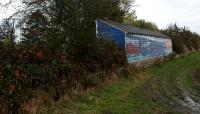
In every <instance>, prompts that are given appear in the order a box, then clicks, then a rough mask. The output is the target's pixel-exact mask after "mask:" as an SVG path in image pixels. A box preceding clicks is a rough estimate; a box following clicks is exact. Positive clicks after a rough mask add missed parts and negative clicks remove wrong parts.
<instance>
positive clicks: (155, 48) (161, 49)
mask: <svg viewBox="0 0 200 114" xmlns="http://www.w3.org/2000/svg"><path fill="white" fill-rule="evenodd" d="M126 53H127V58H128V62H129V63H132V62H138V61H143V60H146V59H152V58H156V57H162V56H166V55H169V54H170V53H172V45H171V40H170V39H164V38H154V37H150V36H140V35H128V36H127V37H126Z"/></svg>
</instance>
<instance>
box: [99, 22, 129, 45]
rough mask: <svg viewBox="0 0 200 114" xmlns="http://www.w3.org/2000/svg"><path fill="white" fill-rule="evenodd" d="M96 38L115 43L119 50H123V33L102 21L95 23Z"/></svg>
mask: <svg viewBox="0 0 200 114" xmlns="http://www.w3.org/2000/svg"><path fill="white" fill-rule="evenodd" d="M96 25H97V35H98V37H101V38H102V37H103V38H108V39H111V40H112V41H114V42H116V43H117V44H118V45H119V46H120V47H121V48H125V32H124V31H122V30H120V29H117V28H116V27H113V26H112V25H109V24H107V23H105V22H103V21H97V22H96Z"/></svg>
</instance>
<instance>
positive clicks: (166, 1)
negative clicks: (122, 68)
mask: <svg viewBox="0 0 200 114" xmlns="http://www.w3.org/2000/svg"><path fill="white" fill-rule="evenodd" d="M14 1H15V2H14V3H13V4H12V5H10V6H9V7H7V8H2V7H1V4H6V3H8V2H9V0H0V20H1V19H2V18H7V17H8V16H10V15H12V14H13V13H14V12H15V11H16V10H19V9H20V4H19V3H18V0H14ZM135 4H136V6H137V7H134V9H135V10H136V14H137V17H138V19H145V20H148V21H152V22H154V23H156V24H157V25H158V27H159V28H166V27H167V25H169V24H170V23H175V22H176V23H177V24H178V25H180V26H187V27H189V28H190V29H191V30H192V31H194V32H197V33H199V34H200V0H136V3H135Z"/></svg>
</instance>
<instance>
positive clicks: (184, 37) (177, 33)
mask: <svg viewBox="0 0 200 114" xmlns="http://www.w3.org/2000/svg"><path fill="white" fill-rule="evenodd" d="M162 32H163V33H164V34H166V35H168V36H169V37H171V38H172V44H173V50H174V52H176V53H185V52H188V51H194V50H199V49H200V36H199V35H198V34H197V33H193V32H191V31H190V30H189V29H188V28H186V27H178V26H177V25H176V24H173V25H170V26H169V27H168V28H167V29H165V30H163V31H162Z"/></svg>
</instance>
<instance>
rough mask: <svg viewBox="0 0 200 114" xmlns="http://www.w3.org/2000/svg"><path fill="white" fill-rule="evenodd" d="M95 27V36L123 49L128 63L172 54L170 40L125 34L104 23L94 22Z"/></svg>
mask: <svg viewBox="0 0 200 114" xmlns="http://www.w3.org/2000/svg"><path fill="white" fill-rule="evenodd" d="M96 25H97V36H98V37H100V38H108V39H111V40H112V41H114V42H116V43H117V44H118V45H119V46H120V47H121V48H124V49H125V51H126V53H127V59H128V62H129V63H133V62H139V61H143V60H147V59H152V58H156V57H162V56H166V55H169V54H170V53H172V43H171V40H170V39H165V38H157V37H152V36H145V35H135V34H126V33H125V32H124V31H122V30H120V29H118V28H116V27H114V26H112V25H110V24H108V23H105V22H104V21H96Z"/></svg>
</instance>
